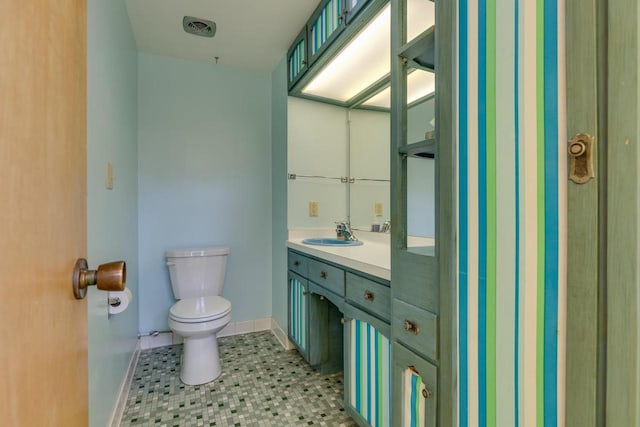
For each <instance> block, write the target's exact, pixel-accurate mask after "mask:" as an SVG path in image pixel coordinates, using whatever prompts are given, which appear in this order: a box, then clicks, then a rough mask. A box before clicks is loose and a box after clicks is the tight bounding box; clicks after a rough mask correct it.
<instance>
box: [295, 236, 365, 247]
mask: <svg viewBox="0 0 640 427" xmlns="http://www.w3.org/2000/svg"><path fill="white" fill-rule="evenodd" d="M302 243H306V244H307V245H317V246H361V245H363V244H364V243H363V242H361V241H359V240H338V239H336V238H332V237H311V238H309V239H304V240H303V241H302Z"/></svg>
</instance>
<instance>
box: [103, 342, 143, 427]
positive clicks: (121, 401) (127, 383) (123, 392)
mask: <svg viewBox="0 0 640 427" xmlns="http://www.w3.org/2000/svg"><path fill="white" fill-rule="evenodd" d="M139 356H140V340H137V341H136V348H135V349H134V350H133V354H132V355H131V360H129V367H128V368H127V375H126V376H125V377H124V379H123V380H122V384H121V385H120V391H119V393H118V400H116V406H115V408H113V413H112V414H111V422H110V423H109V426H111V427H118V426H119V425H120V423H121V422H122V415H123V414H124V409H125V408H126V406H127V397H128V395H129V389H130V388H131V381H132V380H133V374H134V372H135V371H136V366H137V365H138V357H139Z"/></svg>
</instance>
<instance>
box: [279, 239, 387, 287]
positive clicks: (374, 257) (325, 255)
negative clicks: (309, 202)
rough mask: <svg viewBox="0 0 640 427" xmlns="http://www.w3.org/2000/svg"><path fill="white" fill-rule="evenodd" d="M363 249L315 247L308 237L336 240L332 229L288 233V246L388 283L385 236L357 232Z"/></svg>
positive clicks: (355, 247) (353, 247)
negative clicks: (332, 238)
mask: <svg viewBox="0 0 640 427" xmlns="http://www.w3.org/2000/svg"><path fill="white" fill-rule="evenodd" d="M355 234H356V236H357V237H358V240H361V241H362V242H363V243H364V244H363V245H362V246H346V247H340V246H316V245H307V244H305V243H302V241H303V240H304V239H306V238H309V237H335V230H289V240H287V247H289V248H291V249H294V250H296V251H298V252H302V253H306V254H309V255H312V256H315V257H317V258H322V259H325V260H327V261H330V262H333V263H336V264H340V265H343V266H345V267H348V268H352V269H354V270H358V271H361V272H363V273H367V274H370V275H372V276H375V277H379V278H381V279H385V280H391V250H390V243H389V238H390V235H389V234H387V233H372V232H368V231H356V232H355Z"/></svg>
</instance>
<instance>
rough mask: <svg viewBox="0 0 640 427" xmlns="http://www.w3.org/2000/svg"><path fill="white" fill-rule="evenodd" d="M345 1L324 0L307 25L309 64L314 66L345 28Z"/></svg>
mask: <svg viewBox="0 0 640 427" xmlns="http://www.w3.org/2000/svg"><path fill="white" fill-rule="evenodd" d="M345 1H346V0H323V1H321V2H320V4H319V5H318V8H317V9H316V11H315V12H314V14H313V15H312V16H311V19H310V20H309V22H308V24H307V28H308V34H309V42H308V46H309V54H308V56H309V62H310V63H311V64H312V63H313V62H314V61H315V60H316V59H317V58H318V57H319V56H320V55H321V54H322V52H324V51H325V49H326V48H327V47H328V46H329V45H330V44H331V43H332V42H333V41H334V40H335V39H336V37H338V35H339V34H340V33H341V32H342V30H344V27H345V19H344V16H345V13H344V12H345Z"/></svg>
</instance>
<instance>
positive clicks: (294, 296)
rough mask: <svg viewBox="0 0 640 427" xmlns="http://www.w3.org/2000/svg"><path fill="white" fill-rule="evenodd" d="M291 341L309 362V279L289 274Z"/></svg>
mask: <svg viewBox="0 0 640 427" xmlns="http://www.w3.org/2000/svg"><path fill="white" fill-rule="evenodd" d="M288 295H289V297H288V300H289V301H288V302H289V339H290V340H291V341H292V342H293V343H294V344H295V345H296V347H297V348H298V351H299V352H300V354H302V357H304V359H305V360H309V284H308V282H307V279H305V278H303V277H301V276H298V275H297V274H295V273H291V272H289V292H288Z"/></svg>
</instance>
